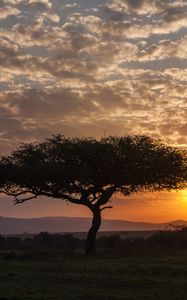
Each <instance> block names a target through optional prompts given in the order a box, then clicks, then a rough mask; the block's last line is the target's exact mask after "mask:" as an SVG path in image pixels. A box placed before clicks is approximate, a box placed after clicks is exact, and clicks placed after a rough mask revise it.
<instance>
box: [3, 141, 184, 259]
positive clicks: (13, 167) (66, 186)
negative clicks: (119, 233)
mask: <svg viewBox="0 0 187 300" xmlns="http://www.w3.org/2000/svg"><path fill="white" fill-rule="evenodd" d="M0 170H1V173H0V174H1V175H0V192H2V193H5V194H7V195H11V196H13V197H14V201H15V203H22V202H24V201H27V200H30V199H32V198H37V197H38V196H47V197H51V198H57V199H61V200H65V201H69V202H71V203H74V204H79V205H80V204H81V205H85V206H87V207H88V208H89V209H90V210H91V211H92V213H93V221H92V226H91V228H90V230H89V232H88V236H87V246H86V253H88V254H90V253H93V252H94V250H95V238H96V234H97V231H98V230H99V227H100V224H101V211H102V210H103V209H106V208H109V207H111V205H108V202H109V200H110V199H111V197H112V195H113V194H114V193H117V192H118V193H121V194H123V195H124V196H127V195H130V194H131V193H136V192H139V191H146V190H151V191H161V190H163V189H166V190H173V189H181V188H184V187H185V186H186V179H187V168H186V154H185V152H184V151H181V150H178V149H176V148H174V147H169V146H167V145H165V144H163V143H162V142H161V141H160V140H158V139H153V138H150V137H148V136H122V137H117V136H109V137H106V138H101V139H100V140H97V139H94V138H67V137H65V136H63V135H55V136H53V137H51V138H49V139H46V140H45V141H44V142H41V143H32V144H23V145H21V146H20V147H19V148H18V149H17V150H15V151H13V152H12V154H11V155H9V156H6V157H2V158H1V164H0Z"/></svg>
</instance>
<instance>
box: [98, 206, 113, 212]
mask: <svg viewBox="0 0 187 300" xmlns="http://www.w3.org/2000/svg"><path fill="white" fill-rule="evenodd" d="M107 208H113V206H111V205H109V206H104V207H102V208H101V209H100V211H102V210H104V209H107Z"/></svg>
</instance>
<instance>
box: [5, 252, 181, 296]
mask: <svg viewBox="0 0 187 300" xmlns="http://www.w3.org/2000/svg"><path fill="white" fill-rule="evenodd" d="M31 299H35V300H36V299H37V300H39V299H41V300H44V299H45V300H48V299H50V300H62V299H63V300H75V299H76V300H79V299H80V300H88V299H89V300H91V299H94V300H99V299H102V300H106V299H112V300H115V299H116V300H117V299H126V300H127V299H128V300H132V299H134V300H135V299H136V300H145V299H147V300H148V299H149V300H153V299H155V300H156V299H157V300H158V299H163V300H174V299H175V300H177V299H180V300H185V299H187V251H186V250H182V251H171V252H166V251H164V253H162V252H161V253H156V252H155V253H154V254H152V253H146V254H144V255H143V254H141V255H126V256H123V257H119V256H111V257H110V255H107V254H106V255H104V253H102V254H100V255H99V256H97V257H94V258H89V259H88V258H85V257H84V256H83V255H82V254H76V255H75V254H74V255H71V256H69V255H65V254H63V252H62V251H59V250H54V251H48V252H44V253H25V252H17V253H11V252H7V253H1V256H0V300H31Z"/></svg>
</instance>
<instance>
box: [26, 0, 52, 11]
mask: <svg viewBox="0 0 187 300" xmlns="http://www.w3.org/2000/svg"><path fill="white" fill-rule="evenodd" d="M28 4H29V5H30V6H31V7H33V8H34V9H39V10H43V9H46V8H47V9H50V8H51V7H52V3H51V2H50V1H49V0H29V1H28Z"/></svg>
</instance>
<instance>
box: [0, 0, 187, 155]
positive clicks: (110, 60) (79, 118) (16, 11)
mask: <svg viewBox="0 0 187 300" xmlns="http://www.w3.org/2000/svg"><path fill="white" fill-rule="evenodd" d="M82 4H83V3H82V2H81V1H80V2H79V1H77V2H72V3H67V1H60V2H58V1H54V0H50V1H49V0H26V1H23V0H18V1H14V0H4V1H2V0H1V1H0V26H1V25H2V26H1V28H0V70H1V72H0V90H1V91H0V140H1V150H2V151H8V150H10V149H12V148H14V147H15V146H17V145H18V144H19V143H20V142H23V141H27V140H29V141H30V140H34V139H43V138H44V137H45V136H48V135H50V134H52V133H57V132H62V133H64V134H67V135H71V136H73V135H79V136H83V135H95V136H101V135H103V132H107V133H108V134H125V133H146V134H151V135H154V136H159V137H163V138H165V139H166V140H167V141H168V142H170V143H172V144H175V143H176V144H181V145H184V144H185V143H186V137H185V136H186V133H187V128H186V110H185V108H186V103H187V88H186V86H187V84H186V83H187V50H186V49H187V2H186V1H178V0H174V1H161V0H153V1H146V0H123V1H122V0H111V1H107V0H106V1H102V3H101V4H99V2H97V1H96V2H93V1H87V2H86V5H85V8H82V9H81V7H84V6H83V5H82Z"/></svg>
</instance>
